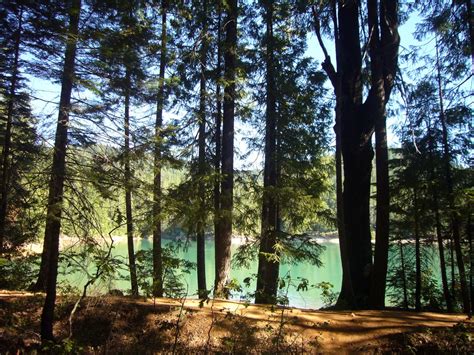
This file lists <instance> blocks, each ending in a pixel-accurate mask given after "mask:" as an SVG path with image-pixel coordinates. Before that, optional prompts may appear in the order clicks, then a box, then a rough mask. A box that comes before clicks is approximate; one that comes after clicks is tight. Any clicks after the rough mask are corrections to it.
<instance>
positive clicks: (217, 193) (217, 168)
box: [214, 0, 222, 240]
mask: <svg viewBox="0 0 474 355" xmlns="http://www.w3.org/2000/svg"><path fill="white" fill-rule="evenodd" d="M217 6H218V7H217V11H218V21H217V68H216V71H217V74H216V116H215V126H216V127H215V135H214V141H215V145H216V152H215V156H214V175H215V177H214V240H217V239H218V238H219V218H220V215H221V187H220V185H221V159H222V153H221V147H222V137H221V126H222V95H221V75H222V38H221V37H222V29H221V26H222V24H221V22H222V20H221V19H222V10H221V1H220V0H219V1H218V2H217Z"/></svg>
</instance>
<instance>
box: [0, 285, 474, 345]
mask: <svg viewBox="0 0 474 355" xmlns="http://www.w3.org/2000/svg"><path fill="white" fill-rule="evenodd" d="M76 300H77V297H73V296H62V297H60V298H59V300H58V304H57V318H58V321H57V322H56V324H55V334H56V336H57V338H58V340H62V343H60V344H61V345H59V346H62V347H66V346H68V347H69V348H70V349H72V351H73V352H84V353H110V354H115V353H160V352H176V353H178V352H179V353H183V352H227V353H261V352H274V353H288V352H291V353H296V352H303V353H304V352H308V353H346V352H364V353H381V352H392V351H395V352H413V351H423V352H425V353H431V352H433V351H434V352H450V351H449V349H454V350H455V351H456V352H457V353H462V352H466V353H469V352H471V353H472V351H473V350H474V348H473V345H472V340H471V339H472V334H473V333H472V332H473V327H474V326H473V323H472V321H471V320H468V319H467V317H466V316H465V315H459V314H441V313H432V312H421V313H415V312H403V311H393V310H389V311H355V312H343V311H314V310H304V309H296V308H279V307H270V306H262V305H246V304H244V303H239V302H232V301H221V300H215V301H212V300H210V301H209V302H204V303H201V302H199V301H198V300H186V301H184V302H180V301H177V300H172V299H166V298H160V299H155V300H153V299H148V300H146V299H132V298H129V297H112V296H104V297H94V298H86V299H85V300H84V301H83V302H82V303H81V307H80V308H79V310H78V311H77V313H76V314H75V315H74V318H73V323H72V337H71V338H70V339H71V340H64V339H67V338H68V337H69V336H70V334H69V329H70V328H69V323H68V319H69V315H70V312H71V310H72V308H73V304H74V302H75V301H76ZM42 301H43V296H42V295H40V294H39V295H33V294H29V293H22V292H11V291H10V292H7V291H5V292H4V291H0V353H6V352H7V351H9V352H10V353H16V351H17V350H22V349H23V350H27V351H28V350H34V349H38V348H39V347H40V339H39V334H38V332H39V317H40V314H41V306H42Z"/></svg>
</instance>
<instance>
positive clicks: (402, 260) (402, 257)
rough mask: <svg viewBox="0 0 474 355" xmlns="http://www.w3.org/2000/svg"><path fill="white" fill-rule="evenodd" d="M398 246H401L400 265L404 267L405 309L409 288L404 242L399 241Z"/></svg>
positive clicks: (406, 307)
mask: <svg viewBox="0 0 474 355" xmlns="http://www.w3.org/2000/svg"><path fill="white" fill-rule="evenodd" d="M398 246H399V247H400V266H401V268H402V285H403V306H404V308H405V309H408V288H407V275H406V269H405V255H404V254H403V243H402V241H401V240H399V241H398Z"/></svg>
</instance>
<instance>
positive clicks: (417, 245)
mask: <svg viewBox="0 0 474 355" xmlns="http://www.w3.org/2000/svg"><path fill="white" fill-rule="evenodd" d="M416 189H417V188H416V187H415V188H413V203H414V213H413V218H414V221H413V222H414V230H415V311H418V312H419V311H420V310H421V249H420V228H419V221H418V195H417V192H416Z"/></svg>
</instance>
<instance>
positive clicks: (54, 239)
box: [41, 0, 81, 341]
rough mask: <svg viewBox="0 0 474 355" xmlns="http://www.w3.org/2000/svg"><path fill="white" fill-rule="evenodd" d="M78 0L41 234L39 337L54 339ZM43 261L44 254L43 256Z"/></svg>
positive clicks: (73, 10) (77, 0)
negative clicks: (43, 292) (42, 294)
mask: <svg viewBox="0 0 474 355" xmlns="http://www.w3.org/2000/svg"><path fill="white" fill-rule="evenodd" d="M80 12H81V0H72V2H71V7H70V9H69V28H68V33H67V39H66V50H65V56H64V67H63V73H62V78H61V96H60V101H59V114H58V121H57V126H56V136H55V142H54V153H53V164H52V169H51V178H50V182H49V194H48V207H47V215H46V228H45V236H44V247H45V248H47V249H44V250H43V254H45V250H47V253H46V254H45V255H46V256H45V265H46V267H45V270H46V274H45V275H44V276H45V279H46V298H45V301H44V306H43V311H42V313H41V339H42V340H43V341H45V340H53V338H54V337H53V322H54V308H55V302H56V281H57V276H58V258H59V233H60V230H61V213H62V204H63V191H64V180H65V175H66V149H67V131H68V123H69V112H70V110H71V92H72V87H73V81H74V63H75V59H76V48H77V41H78V32H79V18H80ZM42 262H43V257H42Z"/></svg>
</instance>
